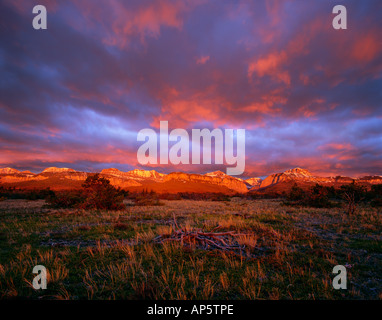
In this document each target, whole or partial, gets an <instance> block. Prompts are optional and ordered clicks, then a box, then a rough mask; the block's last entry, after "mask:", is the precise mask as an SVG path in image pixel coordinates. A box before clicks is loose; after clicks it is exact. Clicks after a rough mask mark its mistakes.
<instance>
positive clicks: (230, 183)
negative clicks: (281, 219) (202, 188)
mask: <svg viewBox="0 0 382 320" xmlns="http://www.w3.org/2000/svg"><path fill="white" fill-rule="evenodd" d="M170 180H178V181H179V180H181V181H186V182H187V181H192V182H201V183H209V184H216V185H219V186H224V187H227V188H228V189H231V190H234V191H236V192H239V193H245V192H247V187H246V185H245V183H244V182H243V181H241V180H239V179H236V178H233V177H231V176H228V175H224V176H208V175H200V174H188V173H183V172H173V173H170V174H168V175H166V176H165V177H164V179H163V181H164V182H166V181H170Z"/></svg>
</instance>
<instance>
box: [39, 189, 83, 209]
mask: <svg viewBox="0 0 382 320" xmlns="http://www.w3.org/2000/svg"><path fill="white" fill-rule="evenodd" d="M84 201H85V198H84V197H83V195H82V192H81V191H63V192H56V193H54V194H53V195H51V196H49V197H48V198H47V199H46V202H47V203H48V204H49V205H50V206H51V207H53V208H75V207H78V206H79V205H80V204H81V203H82V202H84Z"/></svg>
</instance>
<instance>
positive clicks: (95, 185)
mask: <svg viewBox="0 0 382 320" xmlns="http://www.w3.org/2000/svg"><path fill="white" fill-rule="evenodd" d="M124 194H125V193H124V192H123V191H122V190H120V189H117V188H115V187H114V186H112V185H111V184H110V181H109V180H107V179H105V178H101V177H100V176H99V174H95V175H92V176H89V177H88V178H87V179H86V180H85V182H84V183H83V184H82V190H78V191H67V192H60V193H55V194H54V195H51V196H49V197H48V198H47V202H48V203H49V204H50V205H51V206H53V207H56V208H80V209H101V210H122V209H124V208H125V205H124V204H123V200H124Z"/></svg>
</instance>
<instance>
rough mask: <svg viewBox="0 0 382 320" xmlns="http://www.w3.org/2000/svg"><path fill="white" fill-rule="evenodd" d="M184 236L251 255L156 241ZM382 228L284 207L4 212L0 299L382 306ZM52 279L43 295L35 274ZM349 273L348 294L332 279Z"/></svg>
mask: <svg viewBox="0 0 382 320" xmlns="http://www.w3.org/2000/svg"><path fill="white" fill-rule="evenodd" d="M174 216H175V218H176V221H177V223H178V225H179V227H180V228H187V230H193V229H203V230H205V231H210V230H212V229H214V228H215V227H217V226H220V228H219V231H235V232H237V233H243V234H246V236H245V237H243V238H241V239H240V241H242V243H245V244H247V249H246V255H242V256H240V255H238V254H234V253H232V252H222V251H218V250H205V249H203V248H201V247H194V246H182V245H181V244H180V243H173V242H172V243H170V242H167V243H165V244H159V243H155V242H153V241H152V239H153V238H154V237H156V236H157V235H161V234H168V233H171V232H172V223H173V217H174ZM381 234H382V218H381V213H380V212H378V210H377V209H375V208H369V207H365V208H361V209H360V210H359V212H358V213H357V214H356V215H354V216H347V215H345V214H344V210H343V209H341V208H332V209H313V208H312V209H309V208H298V207H290V208H285V206H283V205H282V203H281V201H274V200H244V199H239V198H232V199H231V201H230V202H221V201H191V200H176V201H163V206H144V207H142V206H128V207H127V208H126V210H123V211H115V212H112V211H106V212H102V211H84V210H56V209H54V210H53V209H49V208H46V207H44V202H43V201H24V200H7V201H2V202H1V203H0V297H1V298H3V299H18V298H22V299H381V298H382V285H381V278H380V277H381V274H382V262H381V261H382V259H381V257H382V255H381ZM38 264H42V265H44V266H45V267H46V268H47V270H48V274H49V277H48V289H47V290H39V291H36V290H34V289H33V288H32V286H31V283H32V280H33V277H34V275H33V274H32V269H33V267H34V266H35V265H38ZM337 264H342V265H348V266H349V267H348V289H347V290H342V291H337V290H334V289H333V288H332V279H333V275H332V273H331V272H332V269H333V267H334V266H335V265H337Z"/></svg>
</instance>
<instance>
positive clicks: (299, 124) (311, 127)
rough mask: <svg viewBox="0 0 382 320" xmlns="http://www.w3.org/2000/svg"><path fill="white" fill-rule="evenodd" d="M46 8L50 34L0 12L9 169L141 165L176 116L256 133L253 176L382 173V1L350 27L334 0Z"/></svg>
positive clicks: (17, 11) (1, 133)
mask: <svg viewBox="0 0 382 320" xmlns="http://www.w3.org/2000/svg"><path fill="white" fill-rule="evenodd" d="M41 4H44V5H46V6H47V9H48V14H49V15H48V30H44V31H36V30H34V29H33V28H32V26H31V19H32V17H33V15H32V14H31V11H32V7H33V5H34V3H33V2H32V1H28V0H24V1H17V2H14V1H3V2H2V3H1V4H0V12H1V13H0V15H1V29H0V37H1V43H0V71H1V79H0V149H1V151H2V152H1V157H0V166H5V165H9V166H12V163H14V164H16V165H17V166H19V167H20V168H21V167H22V168H28V163H30V168H40V167H41V166H44V165H45V164H54V163H56V164H57V163H58V164H59V163H63V164H66V165H65V166H71V167H74V168H78V169H83V168H101V167H102V166H103V165H104V166H112V165H113V166H117V165H118V164H119V165H121V166H122V167H123V168H127V167H129V168H130V167H134V166H137V161H136V155H135V154H136V150H137V142H136V134H137V132H138V131H139V130H140V129H143V128H146V127H150V126H154V127H157V126H158V125H159V120H168V121H169V124H170V127H173V128H176V127H184V128H192V127H195V126H200V125H204V124H207V125H209V126H210V127H232V128H246V129H247V161H246V164H247V168H246V172H247V173H248V175H251V174H256V175H264V174H269V173H272V170H285V169H288V167H290V166H295V165H298V166H302V167H304V166H305V167H308V169H309V168H311V169H312V171H316V172H317V173H328V174H329V173H330V174H331V173H334V172H338V173H343V174H358V173H367V172H368V173H371V174H381V169H382V168H381V166H380V163H381V160H382V154H381V130H380V129H379V128H381V127H382V93H381V92H382V90H381V88H382V76H381V74H382V54H381V53H382V44H381V41H380V30H381V27H382V22H381V19H380V16H381V12H382V4H381V2H380V1H368V2H359V1H347V2H346V6H347V8H348V14H349V17H348V23H349V29H348V30H346V31H344V30H342V31H335V30H333V28H332V26H331V21H332V18H333V15H332V14H331V10H332V7H333V2H332V1H329V0H328V1H314V2H313V1H304V2H302V1H295V2H293V1H267V2H265V1H239V2H230V1H226V2H225V1H222V2H217V1H164V0H162V1H145V2H142V1H128V2H125V1H117V0H113V1H89V0H83V1H77V0H73V1H48V0H46V1H42V2H41ZM341 146H342V147H341ZM162 169H163V170H168V171H172V170H182V168H172V167H168V168H162ZM184 169H185V170H186V169H187V170H188V168H184ZM213 169H214V168H213V167H212V166H211V170H213ZM195 170H201V171H205V170H208V169H206V168H204V167H202V166H201V167H198V168H195Z"/></svg>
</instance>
